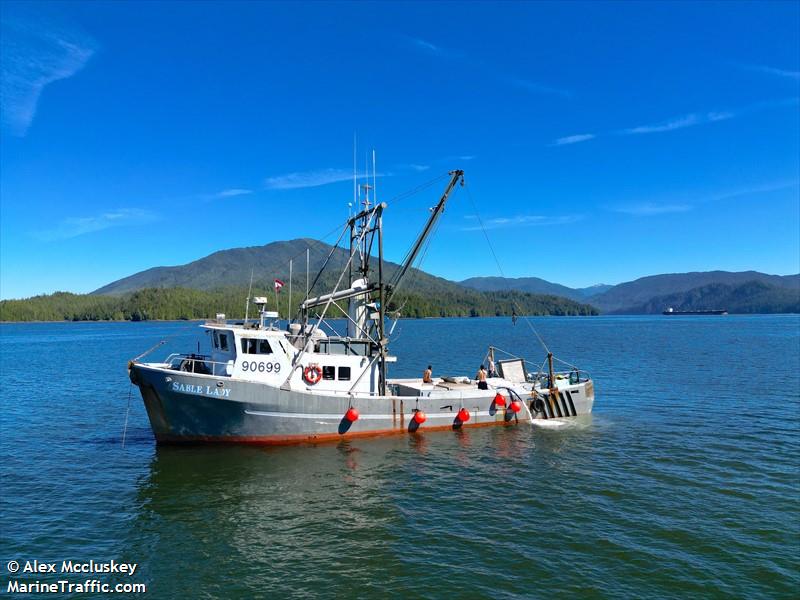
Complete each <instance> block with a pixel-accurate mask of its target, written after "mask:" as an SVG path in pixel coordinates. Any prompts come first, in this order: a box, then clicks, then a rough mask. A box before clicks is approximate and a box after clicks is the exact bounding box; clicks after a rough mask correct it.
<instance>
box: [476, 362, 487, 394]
mask: <svg viewBox="0 0 800 600" xmlns="http://www.w3.org/2000/svg"><path fill="white" fill-rule="evenodd" d="M475 379H477V380H478V389H479V390H488V389H489V386H488V385H487V383H486V369H485V368H484V367H483V365H481V368H480V369H478V374H477V375H475Z"/></svg>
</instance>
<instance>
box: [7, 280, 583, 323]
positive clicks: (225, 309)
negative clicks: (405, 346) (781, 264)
mask: <svg viewBox="0 0 800 600" xmlns="http://www.w3.org/2000/svg"><path fill="white" fill-rule="evenodd" d="M456 289H457V290H458V287H457V286H456ZM246 297H247V288H244V287H242V288H221V289H217V290H213V291H205V290H193V289H188V288H148V289H145V290H138V291H136V292H129V293H126V294H121V295H115V296H110V295H99V294H70V293H67V292H57V293H55V294H50V295H46V296H35V297H33V298H27V299H23V300H3V301H0V321H63V320H67V321H103V320H129V321H141V320H149V319H204V318H210V317H213V316H214V315H216V314H217V313H219V312H222V313H225V314H226V315H227V316H228V317H229V318H238V319H241V318H242V317H244V313H245V298H246ZM274 297H275V296H274V295H269V296H268V299H269V302H270V304H269V305H268V308H269V309H271V310H274V309H275V304H274V300H273V299H274ZM300 300H301V297H300V296H295V297H294V298H293V307H292V313H293V314H294V313H295V311H296V310H297V305H298V303H299V302H300ZM279 304H280V306H279V308H280V313H281V316H282V317H283V318H285V317H286V315H287V314H288V313H289V307H288V296H287V295H286V294H281V295H280V296H279ZM388 308H389V309H390V310H391V311H392V312H393V314H392V316H393V317H396V316H398V315H399V316H402V317H470V316H472V317H477V316H504V315H506V316H509V315H512V314H513V312H514V311H516V313H517V314H521V315H595V314H597V310H596V309H595V308H593V307H592V306H589V305H588V304H579V303H577V302H573V301H572V300H568V299H566V298H559V297H556V296H541V295H538V296H537V295H533V294H524V293H521V292H513V291H512V292H509V291H505V292H476V291H474V290H464V289H462V290H460V291H455V292H454V291H448V292H443V293H439V294H436V295H431V294H424V295H420V294H406V295H405V296H403V298H402V299H401V301H400V302H398V303H391V304H390V305H389V307H388ZM339 314H340V313H338V312H337V310H336V308H335V307H333V309H332V310H331V311H330V312H329V315H330V316H337V315H339ZM254 315H255V309H254V307H253V306H252V305H251V312H250V316H251V317H253V316H254Z"/></svg>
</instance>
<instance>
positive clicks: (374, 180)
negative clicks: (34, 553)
mask: <svg viewBox="0 0 800 600" xmlns="http://www.w3.org/2000/svg"><path fill="white" fill-rule="evenodd" d="M377 177H378V176H377V175H376V174H375V148H373V149H372V197H373V198H374V199H375V202H376V203H377V202H378V179H377Z"/></svg>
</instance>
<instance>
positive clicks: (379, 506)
mask: <svg viewBox="0 0 800 600" xmlns="http://www.w3.org/2000/svg"><path fill="white" fill-rule="evenodd" d="M532 322H533V323H534V324H535V326H536V327H537V328H538V329H539V331H540V332H541V333H542V335H543V337H544V338H545V340H546V341H548V343H549V344H550V345H551V348H552V349H553V351H554V352H555V353H556V354H557V355H559V356H561V357H562V358H564V359H566V360H569V361H570V362H573V363H576V364H578V365H580V366H581V367H583V368H585V369H587V370H588V371H590V373H591V374H592V376H593V377H594V379H595V382H596V390H597V400H596V404H595V412H594V414H593V415H592V416H591V418H587V419H585V420H582V421H581V422H579V423H577V424H575V425H573V426H570V427H568V428H564V429H561V430H558V431H552V430H543V429H538V428H531V427H530V426H528V425H525V426H522V425H521V426H518V427H515V428H497V429H494V428H492V429H480V430H475V431H461V432H446V433H431V434H427V435H420V436H416V437H411V436H405V435H403V436H399V437H395V438H382V439H377V440H359V441H353V442H342V443H339V444H338V445H337V444H328V445H320V446H316V447H290V448H270V449H263V448H247V447H213V448H204V447H195V448H156V446H155V444H154V442H153V439H152V436H151V434H150V429H149V426H148V423H147V416H146V414H145V411H144V408H143V406H142V403H141V399H140V397H139V395H138V393H137V390H136V389H135V388H134V389H133V394H132V396H131V409H130V415H129V421H128V429H127V440H126V445H125V447H124V448H123V447H122V445H121V438H122V433H123V426H124V423H125V416H126V406H127V402H128V394H129V388H130V386H129V382H128V379H127V374H126V369H125V366H126V361H127V360H128V359H129V358H131V357H133V356H135V355H137V354H139V353H140V352H143V351H144V350H145V349H147V348H148V347H150V346H151V345H152V344H154V343H155V342H157V341H158V340H160V339H162V338H164V337H166V336H173V337H172V338H171V341H170V342H169V344H168V345H167V346H165V347H163V348H160V349H159V350H158V351H156V353H155V354H154V356H159V355H160V356H164V355H166V354H167V353H168V352H171V351H181V350H184V351H186V350H190V349H196V344H197V341H198V340H200V341H201V343H202V344H203V345H204V346H205V344H206V343H207V341H206V339H205V337H204V336H203V335H202V334H201V333H200V332H199V330H198V329H197V327H196V324H187V323H106V324H103V323H91V324H90V323H86V324H81V323H58V324H26V325H16V324H14V325H8V324H7V325H2V326H0V397H2V411H1V413H0V419H1V421H0V424H1V428H0V450H1V455H0V475H1V476H2V491H1V492H0V494H1V498H0V509H1V510H0V527H1V533H2V545H1V547H0V559H1V560H2V562H1V563H0V587H2V589H3V592H5V591H6V589H7V588H6V586H7V584H8V581H9V579H10V576H9V574H8V572H7V567H6V563H7V561H8V560H11V559H16V560H19V561H24V560H32V559H39V560H43V561H61V560H65V559H71V560H81V561H88V560H89V559H94V560H99V561H108V560H110V559H112V558H113V559H118V560H126V561H129V562H135V563H138V565H139V567H138V569H139V570H138V571H137V573H136V574H135V575H134V576H133V577H131V578H130V579H126V578H122V579H115V578H113V577H109V576H107V575H96V576H93V577H96V578H97V579H100V580H102V581H104V582H113V581H118V580H122V581H135V582H143V583H146V584H147V586H148V593H147V596H148V597H152V598H174V597H199V598H217V597H225V598H254V597H279V596H291V597H318V596H321V597H331V596H341V597H350V596H355V597H369V596H378V595H381V596H387V595H388V596H394V597H406V596H409V597H442V596H448V597H449V596H455V597H481V596H484V597H487V596H491V597H501V598H502V597H517V596H523V597H543V598H544V597H551V596H553V595H556V596H561V597H586V598H596V597H628V598H645V597H647V598H651V597H652V598H683V597H704V598H717V597H719V598H725V597H731V598H733V597H739V598H780V597H785V598H789V597H796V596H797V594H798V591H799V590H800V558H799V557H800V318H798V317H797V316H776V317H765V316H753V317H745V316H729V317H686V318H683V317H672V318H662V317H642V318H639V317H618V318H615V317H597V318H544V319H533V320H532ZM489 343H494V344H496V345H497V346H499V347H501V348H506V349H508V350H510V351H514V352H518V353H522V354H525V355H527V356H529V357H531V358H535V359H536V360H539V359H541V358H543V352H542V350H541V348H540V347H539V345H538V342H537V341H536V340H535V338H534V337H533V336H532V334H531V332H530V330H529V329H528V328H527V327H526V325H525V324H524V323H523V322H520V323H518V324H517V325H516V326H512V325H511V323H510V320H509V319H437V320H422V321H403V322H401V323H400V325H398V328H397V331H396V332H395V340H394V342H393V346H392V349H393V351H394V353H396V354H397V355H398V356H399V362H398V364H397V365H396V368H395V369H394V370H393V372H392V374H393V375H396V376H418V375H421V373H422V370H423V368H424V367H425V366H426V365H427V364H428V363H429V362H431V363H432V364H433V365H434V372H435V373H437V374H439V375H444V374H470V375H471V374H472V373H473V371H475V370H476V368H477V367H478V365H479V363H480V360H481V357H482V356H483V355H484V354H485V351H486V346H487V345H488V344H489ZM61 578H62V579H63V577H61ZM85 578H87V576H77V575H76V576H71V577H69V579H70V580H71V581H76V582H77V581H83V580H84V579H85ZM18 579H19V580H20V581H28V582H30V581H35V580H36V579H39V580H42V581H53V580H55V579H54V577H53V576H49V579H48V576H33V575H25V576H20V577H18Z"/></svg>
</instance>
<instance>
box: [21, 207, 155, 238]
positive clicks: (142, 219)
mask: <svg viewBox="0 0 800 600" xmlns="http://www.w3.org/2000/svg"><path fill="white" fill-rule="evenodd" d="M156 219H157V216H156V215H155V214H154V213H152V212H151V211H149V210H143V209H141V208H119V209H117V210H113V211H108V212H104V213H102V214H99V215H95V216H91V217H70V218H67V219H64V220H63V221H62V222H61V223H60V224H59V225H58V226H57V227H56V228H55V229H50V230H45V231H38V232H35V233H34V236H35V237H36V238H38V239H40V240H42V241H46V242H52V241H57V240H66V239H69V238H74V237H78V236H79V235H85V234H87V233H93V232H95V231H102V230H104V229H110V228H112V227H122V226H125V225H140V224H143V223H150V222H152V221H154V220H156Z"/></svg>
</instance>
